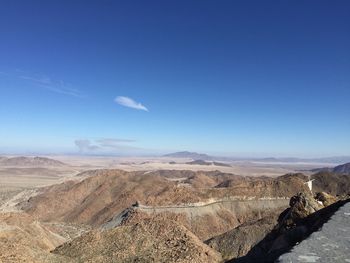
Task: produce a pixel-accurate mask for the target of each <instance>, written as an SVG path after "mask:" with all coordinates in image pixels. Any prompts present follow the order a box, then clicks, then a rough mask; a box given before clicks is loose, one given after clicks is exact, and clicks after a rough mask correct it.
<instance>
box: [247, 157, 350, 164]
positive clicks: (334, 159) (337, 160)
mask: <svg viewBox="0 0 350 263" xmlns="http://www.w3.org/2000/svg"><path fill="white" fill-rule="evenodd" d="M247 160H251V161H261V162H284V163H297V162H303V163H346V162H350V156H335V157H324V158H296V157H283V158H275V157H269V158H254V159H250V158H247Z"/></svg>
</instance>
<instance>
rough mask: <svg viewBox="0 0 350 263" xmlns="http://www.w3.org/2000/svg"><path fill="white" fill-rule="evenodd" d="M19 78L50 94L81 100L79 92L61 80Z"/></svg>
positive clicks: (32, 77)
mask: <svg viewBox="0 0 350 263" xmlns="http://www.w3.org/2000/svg"><path fill="white" fill-rule="evenodd" d="M19 78H21V79H24V80H28V81H31V82H33V83H35V84H37V86H39V87H41V88H44V89H47V90H50V91H52V92H56V93H60V94H64V95H68V96H73V97H78V98H82V97H83V96H82V94H81V93H80V91H79V90H77V89H74V88H71V87H70V85H68V84H67V83H64V82H63V81H61V80H53V79H51V78H49V77H47V76H40V77H37V76H19Z"/></svg>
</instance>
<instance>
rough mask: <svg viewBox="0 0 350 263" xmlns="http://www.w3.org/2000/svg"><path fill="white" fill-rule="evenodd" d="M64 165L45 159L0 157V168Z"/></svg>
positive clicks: (63, 164)
mask: <svg viewBox="0 0 350 263" xmlns="http://www.w3.org/2000/svg"><path fill="white" fill-rule="evenodd" d="M65 165H66V164H65V163H63V162H60V161H57V160H54V159H50V158H46V157H25V156H19V157H10V158H7V157H0V166H29V167H33V166H34V167H38V166H39V167H40V166H65Z"/></svg>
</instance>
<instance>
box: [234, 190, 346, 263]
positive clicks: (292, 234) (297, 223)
mask: <svg viewBox="0 0 350 263" xmlns="http://www.w3.org/2000/svg"><path fill="white" fill-rule="evenodd" d="M317 196H325V195H324V194H319V195H317ZM333 198H334V197H333ZM330 199H331V198H329V197H328V200H330ZM348 201H349V200H341V201H337V202H335V203H333V204H331V205H329V206H327V207H324V206H323V204H320V203H318V202H317V200H316V199H314V198H313V197H312V196H311V194H310V193H299V194H297V195H295V196H293V197H292V198H291V200H290V207H289V208H288V209H286V210H285V211H284V212H283V213H282V214H281V215H280V217H279V219H278V224H277V225H276V226H275V227H274V229H273V230H272V231H271V232H270V233H269V234H267V235H266V236H265V238H264V239H262V240H261V241H260V242H259V243H257V244H256V245H255V246H254V247H253V248H252V249H251V250H250V251H249V252H248V254H247V255H245V256H243V257H240V258H236V259H232V260H231V261H230V262H235V263H237V262H245V263H246V262H274V261H275V260H276V259H277V258H278V257H279V256H280V255H281V254H283V253H285V252H287V251H288V250H290V249H291V248H292V247H293V246H294V245H295V244H297V243H299V242H301V241H302V240H304V239H305V238H306V237H308V236H309V235H310V234H311V233H313V232H314V231H317V230H318V229H319V228H320V227H321V226H322V225H323V224H324V223H325V222H327V221H328V219H329V218H330V217H331V216H332V215H333V214H334V212H335V211H337V210H338V208H339V207H340V206H342V205H343V204H344V203H346V202H348Z"/></svg>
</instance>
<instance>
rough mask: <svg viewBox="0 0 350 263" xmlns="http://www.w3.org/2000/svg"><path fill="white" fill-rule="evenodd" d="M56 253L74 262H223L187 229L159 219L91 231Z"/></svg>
mask: <svg viewBox="0 0 350 263" xmlns="http://www.w3.org/2000/svg"><path fill="white" fill-rule="evenodd" d="M53 253H54V254H58V255H61V256H65V257H67V258H69V260H70V261H72V262H96V263H97V262H101V263H102V262H103V263H108V262H175V261H176V262H183V263H185V262H188V263H190V262H191V263H192V262H193V263H196V262H198V263H200V262H213V263H214V262H221V256H220V254H219V253H218V252H216V251H215V250H213V249H211V248H209V247H208V246H206V245H205V244H203V243H202V242H201V241H200V240H199V239H198V238H197V237H196V236H195V235H194V234H192V233H191V232H190V231H188V230H187V228H185V227H184V226H182V225H180V224H179V223H177V222H175V221H171V220H163V219H159V218H157V217H154V218H150V219H143V220H139V221H138V222H137V223H136V224H132V225H124V226H120V227H116V228H112V229H109V230H106V231H102V232H100V231H99V230H95V231H91V232H89V233H87V234H85V235H82V236H81V237H79V238H77V239H75V240H73V241H72V242H69V243H66V244H64V245H63V246H60V247H58V248H56V249H55V250H54V251H53Z"/></svg>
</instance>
